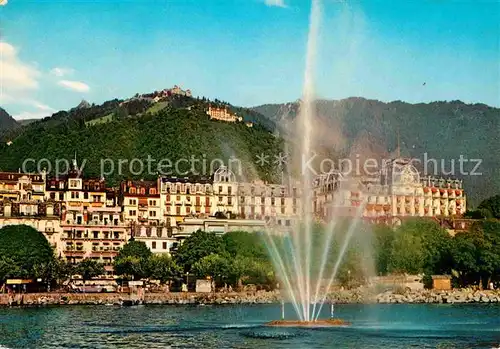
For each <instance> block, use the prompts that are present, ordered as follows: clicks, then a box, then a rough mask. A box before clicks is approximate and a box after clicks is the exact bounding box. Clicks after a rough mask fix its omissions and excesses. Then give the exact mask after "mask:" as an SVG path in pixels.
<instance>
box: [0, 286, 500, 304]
mask: <svg viewBox="0 0 500 349" xmlns="http://www.w3.org/2000/svg"><path fill="white" fill-rule="evenodd" d="M281 299H282V298H281V296H280V293H279V292H277V291H275V292H265V291H259V292H231V293H192V292H190V293H184V292H168V293H146V294H144V296H143V297H138V296H137V295H129V294H123V293H86V294H84V293H57V292H50V293H25V294H16V295H8V294H0V307H13V306H20V307H31V306H46V305H51V306H52V305H124V306H126V305H138V304H144V305H223V304H226V305H231V304H245V305H250V304H279V303H281ZM332 302H333V303H335V304H463V303H482V304H488V303H496V304H500V291H499V290H493V291H491V290H487V291H479V290H478V291H474V290H471V289H456V290H450V291H435V290H421V291H410V292H405V293H397V292H392V291H387V292H383V293H378V294H374V293H370V292H369V291H367V290H363V289H356V290H350V291H337V292H332V293H330V294H329V295H328V297H327V298H326V300H325V303H332Z"/></svg>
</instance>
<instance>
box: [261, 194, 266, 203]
mask: <svg viewBox="0 0 500 349" xmlns="http://www.w3.org/2000/svg"><path fill="white" fill-rule="evenodd" d="M265 202H266V198H265V197H263V196H262V197H261V198H260V203H261V204H262V205H264V203H265Z"/></svg>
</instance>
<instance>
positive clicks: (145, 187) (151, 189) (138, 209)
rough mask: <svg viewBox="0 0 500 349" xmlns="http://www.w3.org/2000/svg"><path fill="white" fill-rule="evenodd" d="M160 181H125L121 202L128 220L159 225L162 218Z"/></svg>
mask: <svg viewBox="0 0 500 349" xmlns="http://www.w3.org/2000/svg"><path fill="white" fill-rule="evenodd" d="M160 199H161V197H160V192H159V190H158V181H130V180H128V181H123V182H122V183H121V186H120V204H121V206H122V210H123V218H124V220H125V221H126V222H134V223H141V224H152V225H158V224H159V223H160V222H161V221H163V218H162V212H161V202H160Z"/></svg>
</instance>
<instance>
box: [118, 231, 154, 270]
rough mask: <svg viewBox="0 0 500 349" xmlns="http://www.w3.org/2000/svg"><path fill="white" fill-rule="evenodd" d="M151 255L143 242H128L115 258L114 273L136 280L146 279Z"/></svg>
mask: <svg viewBox="0 0 500 349" xmlns="http://www.w3.org/2000/svg"><path fill="white" fill-rule="evenodd" d="M152 255H153V254H152V252H151V251H150V250H149V248H148V247H147V246H146V244H145V243H144V242H142V241H134V240H132V241H129V242H128V243H127V244H125V246H123V248H122V249H121V250H120V252H118V255H117V256H116V258H115V261H114V267H115V272H116V273H117V274H118V275H126V276H128V277H131V278H133V279H136V280H138V279H142V278H145V277H148V276H149V269H148V268H149V265H148V264H149V259H150V258H151V256H152Z"/></svg>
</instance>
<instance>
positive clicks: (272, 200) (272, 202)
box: [271, 198, 274, 206]
mask: <svg viewBox="0 0 500 349" xmlns="http://www.w3.org/2000/svg"><path fill="white" fill-rule="evenodd" d="M271 206H274V198H271Z"/></svg>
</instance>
